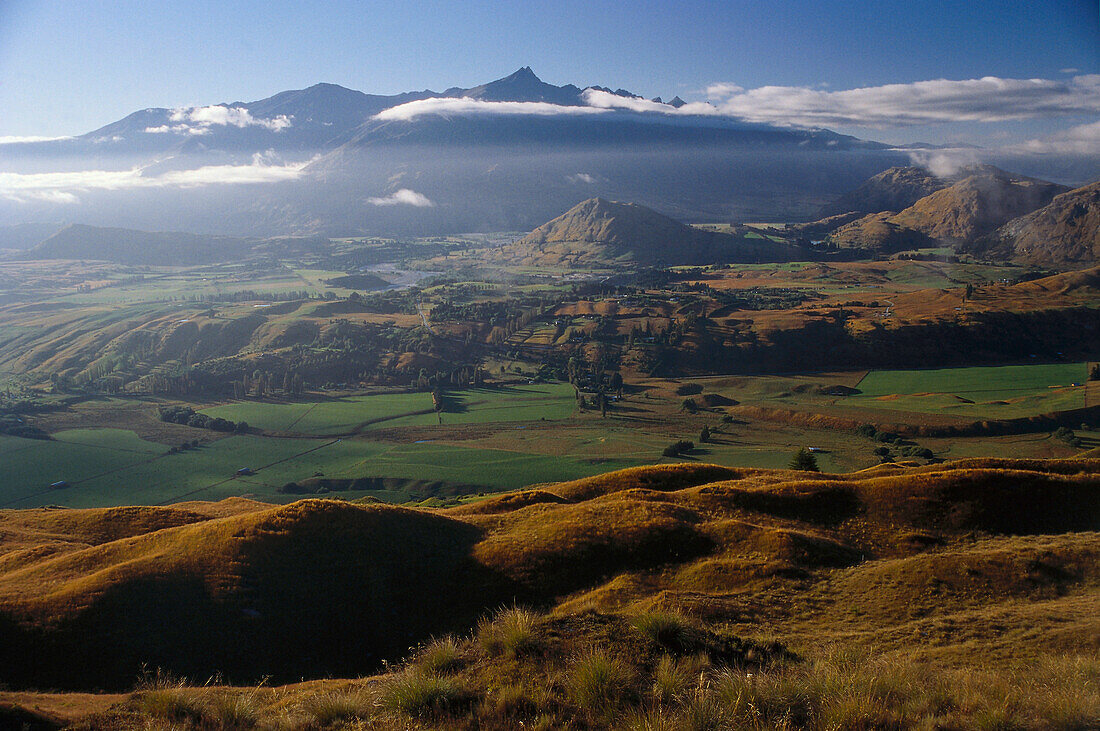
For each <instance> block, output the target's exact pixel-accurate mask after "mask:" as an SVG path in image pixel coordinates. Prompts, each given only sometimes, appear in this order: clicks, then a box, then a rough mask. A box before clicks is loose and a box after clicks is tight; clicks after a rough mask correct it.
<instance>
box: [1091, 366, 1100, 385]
mask: <svg viewBox="0 0 1100 731" xmlns="http://www.w3.org/2000/svg"><path fill="white" fill-rule="evenodd" d="M1089 380H1090V381H1100V363H1097V364H1096V365H1094V366H1093V367H1092V370H1090V371H1089Z"/></svg>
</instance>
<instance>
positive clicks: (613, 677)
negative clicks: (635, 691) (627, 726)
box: [569, 650, 633, 716]
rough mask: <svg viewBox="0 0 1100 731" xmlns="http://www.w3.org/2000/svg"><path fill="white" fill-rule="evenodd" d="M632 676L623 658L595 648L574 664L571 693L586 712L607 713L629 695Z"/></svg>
mask: <svg viewBox="0 0 1100 731" xmlns="http://www.w3.org/2000/svg"><path fill="white" fill-rule="evenodd" d="M631 676H632V673H631V672H630V669H629V667H628V666H627V665H626V664H625V663H623V662H622V661H621V660H619V659H618V658H616V657H613V656H612V655H609V654H608V653H606V652H604V651H602V650H593V651H591V652H589V653H588V654H586V655H583V656H582V657H580V658H579V659H578V660H577V661H576V662H575V663H574V664H573V668H572V671H571V673H570V677H569V690H570V695H571V697H572V699H573V701H574V702H575V703H576V704H577V705H578V706H580V707H581V708H582V709H584V710H585V711H587V712H589V713H592V714H595V715H597V716H602V715H606V714H608V713H610V712H611V711H613V710H614V709H615V708H616V707H618V706H619V704H620V703H621V702H622V701H624V700H625V699H626V697H627V696H628V695H630V692H631V684H632V680H633V679H632V677H631Z"/></svg>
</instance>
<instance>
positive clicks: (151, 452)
mask: <svg viewBox="0 0 1100 731" xmlns="http://www.w3.org/2000/svg"><path fill="white" fill-rule="evenodd" d="M0 457H2V459H3V463H4V468H5V471H4V476H3V479H2V480H0V508H30V507H37V506H42V505H50V504H62V505H66V506H69V507H98V506H109V505H133V504H138V505H148V504H158V503H168V502H178V501H181V500H191V499H195V500H220V499H223V498H226V497H230V496H233V495H249V496H254V497H257V498H258V499H261V500H268V501H274V502H288V501H291V500H295V499H298V498H300V497H302V496H300V495H298V496H295V495H286V494H283V493H280V492H279V491H278V489H279V488H280V487H281V486H283V485H285V484H286V483H287V482H291V481H300V480H304V479H307V478H310V477H312V476H314V475H315V474H317V473H321V474H322V475H323V476H325V477H328V478H356V477H391V478H404V479H409V480H418V481H443V482H450V483H459V484H462V485H469V486H470V489H472V490H485V491H499V490H510V489H516V488H520V487H523V486H525V485H529V484H534V483H539V482H556V481H561V480H572V479H577V478H580V477H586V476H589V475H594V474H599V473H601V472H606V471H609V470H615V469H621V468H623V467H630V466H634V465H637V464H642V463H643V462H642V461H641V460H633V459H618V460H610V459H609V460H601V459H585V458H581V457H573V456H569V457H561V456H550V455H543V454H525V453H522V452H515V451H510V450H504V449H483V448H478V447H463V446H452V445H445V444H434V443H432V442H430V441H426V442H422V443H413V444H391V443H377V442H369V441H365V440H361V439H343V440H338V441H337V440H331V439H278V438H265V437H257V436H234V437H229V438H226V439H221V440H218V441H215V442H211V443H209V444H206V445H204V446H202V447H200V448H198V449H193V450H187V451H185V452H180V453H178V454H167V449H166V448H165V447H164V446H163V445H160V444H155V443H152V442H147V441H144V440H141V439H139V438H138V437H136V436H135V435H134V434H133V433H132V432H128V431H124V430H118V429H97V430H74V431H68V432H59V433H58V434H57V435H56V441H38V440H27V439H18V438H15V437H0ZM647 461H648V460H647ZM242 467H248V468H250V469H253V470H255V472H256V473H255V474H254V475H247V476H238V475H237V474H236V472H237V470H239V469H240V468H242ZM59 480H65V481H66V482H68V483H69V484H70V485H71V487H69V488H64V489H56V490H55V489H50V488H49V485H50V484H52V483H54V482H57V481H59ZM337 494H338V495H339V496H340V497H347V498H349V499H350V498H356V497H363V496H365V495H373V496H375V497H378V498H380V499H383V500H388V501H393V502H404V501H406V500H409V499H410V498H411V495H410V494H409V493H407V492H404V491H401V490H390V491H370V492H367V491H354V492H353V491H348V492H340V493H337Z"/></svg>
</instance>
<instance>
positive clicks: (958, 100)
mask: <svg viewBox="0 0 1100 731" xmlns="http://www.w3.org/2000/svg"><path fill="white" fill-rule="evenodd" d="M706 93H707V95H708V97H710V98H711V99H713V100H715V101H714V103H713V104H712V103H706V102H694V103H690V104H686V105H684V106H682V107H680V108H678V109H677V108H675V107H672V106H669V105H668V104H661V103H659V102H653V101H649V100H647V99H641V98H634V97H624V96H618V95H616V94H612V93H609V92H606V91H601V90H599V89H586V90H585V92H584V96H583V99H584V103H585V106H562V105H557V104H548V103H545V102H486V101H479V100H476V99H470V98H461V99H422V100H420V101H415V102H409V103H408V104H401V105H399V106H396V107H392V108H390V109H387V110H385V111H382V112H380V113H379V114H377V115H375V119H378V120H411V119H415V118H417V117H421V116H424V115H429V114H434V115H442V116H447V115H472V114H516V115H540V116H542V115H563V114H573V115H577V114H596V113H601V112H608V111H612V110H626V111H632V112H639V113H660V114H665V115H675V116H693V115H694V116H703V115H705V116H719V115H720V116H724V117H729V118H733V119H737V120H740V121H745V122H754V123H764V124H776V125H785V126H794V127H809V128H817V127H836V126H841V127H870V128H880V129H881V128H890V127H907V126H916V125H928V124H945V123H952V122H1008V121H1015V120H1023V119H1034V118H1044V117H1045V118H1050V117H1059V116H1071V115H1081V114H1095V113H1100V75H1083V76H1074V77H1072V78H1070V79H1063V80H1052V79H1003V78H998V77H995V76H986V77H983V78H981V79H963V80H950V79H933V80H930V81H916V82H913V83H908V84H887V85H884V86H870V87H862V88H857V89H844V90H839V91H829V90H827V89H823V88H811V87H807V86H762V87H758V88H756V89H744V88H742V87H740V86H738V85H736V84H732V83H728V82H726V83H718V84H711V85H710V86H708V87H707V89H706ZM219 114H220V113H219Z"/></svg>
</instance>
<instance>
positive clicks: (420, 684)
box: [379, 668, 466, 717]
mask: <svg viewBox="0 0 1100 731" xmlns="http://www.w3.org/2000/svg"><path fill="white" fill-rule="evenodd" d="M465 696H466V694H465V693H463V691H462V688H461V687H460V686H459V684H458V683H457V682H456V681H455V680H454V679H453V678H441V677H439V676H437V675H428V674H426V673H424V672H422V671H420V670H419V669H417V668H410V669H408V670H406V671H405V672H404V673H402V674H401V675H399V676H398V677H396V678H394V679H393V680H392V681H390V683H389V684H388V685H387V686H386V688H385V690H384V691H383V693H382V696H381V698H380V699H379V700H380V703H381V705H382V707H384V708H387V709H389V710H391V711H398V712H400V713H403V714H405V715H408V716H414V717H427V716H435V715H439V714H442V713H445V712H446V711H447V710H448V709H450V708H451V707H453V706H455V705H458V704H459V703H460V702H461V701H462V700H464V698H465Z"/></svg>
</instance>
